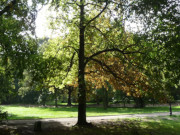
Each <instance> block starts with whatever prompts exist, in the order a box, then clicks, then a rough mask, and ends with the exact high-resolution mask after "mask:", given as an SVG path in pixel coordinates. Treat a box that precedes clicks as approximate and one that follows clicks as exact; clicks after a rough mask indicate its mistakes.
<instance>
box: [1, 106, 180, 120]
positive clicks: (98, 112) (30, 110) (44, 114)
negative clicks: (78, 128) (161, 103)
mask: <svg viewBox="0 0 180 135" xmlns="http://www.w3.org/2000/svg"><path fill="white" fill-rule="evenodd" d="M3 111H8V113H9V115H10V117H9V119H42V118H65V117H77V107H59V108H52V107H51V108H50V107H49V108H48V107H47V108H44V107H28V106H27V107H24V106H18V105H11V106H3ZM168 111H169V108H168V107H146V108H142V109H135V108H108V109H107V110H104V109H103V108H100V107H88V108H87V116H105V115H122V114H142V113H155V112H168ZM173 111H180V106H175V107H173Z"/></svg>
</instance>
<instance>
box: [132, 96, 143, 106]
mask: <svg viewBox="0 0 180 135" xmlns="http://www.w3.org/2000/svg"><path fill="white" fill-rule="evenodd" d="M134 101H135V107H136V108H143V107H145V103H144V100H143V98H142V97H134Z"/></svg>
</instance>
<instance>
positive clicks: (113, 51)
mask: <svg viewBox="0 0 180 135" xmlns="http://www.w3.org/2000/svg"><path fill="white" fill-rule="evenodd" d="M47 5H48V6H49V10H50V11H53V12H55V13H56V15H54V16H50V17H49V27H50V29H52V30H54V31H58V32H59V36H57V37H54V38H49V37H44V38H38V37H37V36H36V33H35V28H36V24H35V20H36V17H37V14H38V11H40V10H41V8H42V7H43V6H47ZM179 17H180V2H179V1H178V0H133V1H132V0H29V1H27V0H1V1H0V103H1V104H14V103H21V104H41V105H46V104H47V102H49V101H53V102H54V104H55V106H57V103H58V102H59V103H60V102H61V103H62V102H63V103H67V105H72V102H73V103H78V123H77V124H79V125H84V124H87V123H86V102H91V103H95V104H101V103H103V105H104V107H105V108H106V107H108V103H122V104H123V105H124V106H125V104H127V103H129V102H130V101H132V100H133V101H134V102H135V106H136V107H144V106H145V105H146V104H149V103H151V104H155V103H171V102H175V101H176V100H180V79H179V78H180V70H179V69H180V42H179V41H180V37H179V35H180V33H179V32H180V18H179ZM132 23H136V24H138V25H139V28H137V29H133V28H132ZM128 24H129V25H128Z"/></svg>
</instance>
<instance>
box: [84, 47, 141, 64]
mask: <svg viewBox="0 0 180 135" xmlns="http://www.w3.org/2000/svg"><path fill="white" fill-rule="evenodd" d="M104 52H119V53H121V54H123V55H125V54H134V53H142V52H140V51H127V52H125V50H120V49H118V48H112V49H105V50H102V51H99V52H96V53H94V54H93V55H91V56H89V57H87V58H86V61H85V65H86V64H87V63H88V62H89V61H90V60H91V59H92V58H93V57H95V56H98V55H99V54H102V53H104Z"/></svg>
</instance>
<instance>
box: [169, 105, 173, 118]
mask: <svg viewBox="0 0 180 135" xmlns="http://www.w3.org/2000/svg"><path fill="white" fill-rule="evenodd" d="M169 115H170V116H172V107H171V102H169Z"/></svg>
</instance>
